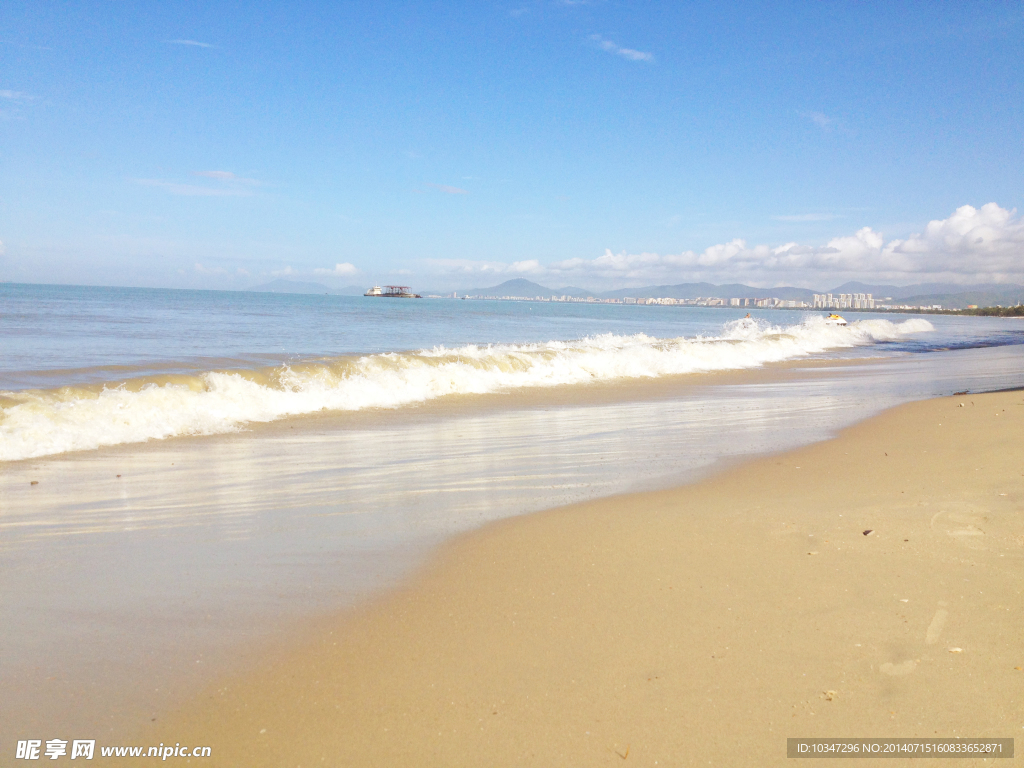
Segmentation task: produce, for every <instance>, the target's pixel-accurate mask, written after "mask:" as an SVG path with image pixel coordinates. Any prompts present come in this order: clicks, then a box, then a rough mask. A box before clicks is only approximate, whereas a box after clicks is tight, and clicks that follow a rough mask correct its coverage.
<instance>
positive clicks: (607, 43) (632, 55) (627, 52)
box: [590, 35, 654, 61]
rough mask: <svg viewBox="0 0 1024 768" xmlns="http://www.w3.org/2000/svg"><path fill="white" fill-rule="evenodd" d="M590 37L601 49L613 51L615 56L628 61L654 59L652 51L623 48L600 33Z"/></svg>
mask: <svg viewBox="0 0 1024 768" xmlns="http://www.w3.org/2000/svg"><path fill="white" fill-rule="evenodd" d="M590 39H591V40H593V41H594V42H595V43H597V45H598V47H599V48H600V49H601V50H603V51H608V53H614V54H616V55H617V56H622V57H623V58H624V59H629V60H630V61H654V54H653V53H646V52H644V51H635V50H633V49H632V48H623V47H622V46H621V45H619V44H618V43H613V42H612V41H611V40H605V39H604V38H603V37H601V36H600V35H591V36H590Z"/></svg>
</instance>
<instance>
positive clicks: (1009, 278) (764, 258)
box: [427, 203, 1024, 287]
mask: <svg viewBox="0 0 1024 768" xmlns="http://www.w3.org/2000/svg"><path fill="white" fill-rule="evenodd" d="M427 265H428V270H429V271H430V272H432V273H433V274H435V275H445V276H469V275H479V276H483V275H495V276H503V277H505V278H510V277H529V278H531V279H542V278H557V279H558V280H559V281H567V280H572V281H575V282H579V283H583V284H586V285H590V286H595V285H597V286H608V287H632V286H639V285H648V284H652V283H680V282H712V283H732V282H742V283H749V284H753V285H761V286H763V287H771V286H775V285H780V284H783V283H787V284H792V285H797V286H803V287H820V286H821V285H823V284H825V283H829V284H830V283H832V282H843V281H845V280H859V281H862V282H894V283H899V284H909V283H918V282H938V281H942V282H951V283H962V284H964V285H969V284H973V283H1018V282H1019V283H1024V220H1022V219H1021V217H1020V216H1018V215H1017V211H1016V209H1010V210H1007V209H1005V208H1002V207H1000V206H999V205H998V204H996V203H987V204H985V205H983V206H981V207H980V208H975V207H973V206H971V205H964V206H961V207H960V208H957V209H956V211H954V212H953V214H952V215H951V216H949V217H948V218H946V219H936V220H933V221H930V222H929V223H928V225H927V226H926V227H925V229H924V231H923V232H920V233H915V234H913V235H910V236H909V237H907V238H903V239H899V238H897V239H891V240H886V239H885V236H884V234H883V233H882V232H876V231H875V230H874V229H872V228H871V227H862V228H861V229H859V230H857V231H856V232H854V233H853V234H849V235H841V236H837V237H834V238H832V239H831V240H829V241H828V242H827V243H826V244H824V245H818V246H814V245H805V244H801V243H798V242H787V243H783V244H781V245H777V246H770V245H749V244H748V243H747V242H746V241H745V240H744V239H742V238H736V239H733V240H731V241H729V242H726V243H719V244H716V245H712V246H710V247H708V248H706V249H704V250H703V251H701V252H699V253H698V252H696V251H692V250H686V251H682V252H680V253H675V254H671V253H670V254H659V253H650V252H642V253H629V252H626V251H622V252H619V253H614V252H612V250H611V249H606V250H605V252H604V254H602V255H601V256H598V257H596V258H594V259H583V258H572V259H565V260H562V261H555V262H552V263H550V264H547V265H544V264H541V263H540V262H539V261H538V260H536V259H528V260H523V261H515V262H512V263H507V264H506V263H502V262H495V261H471V260H465V259H434V260H427Z"/></svg>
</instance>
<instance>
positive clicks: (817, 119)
mask: <svg viewBox="0 0 1024 768" xmlns="http://www.w3.org/2000/svg"><path fill="white" fill-rule="evenodd" d="M800 114H801V115H803V116H804V117H806V118H807V119H808V120H810V121H811V122H812V123H814V124H815V125H816V126H818V127H819V128H821V129H822V130H823V131H824V130H827V129H829V128H831V127H832V126H833V125H834V124H835V120H834V119H833V118H831V117H829V116H828V115H826V114H824V113H822V112H801V113H800Z"/></svg>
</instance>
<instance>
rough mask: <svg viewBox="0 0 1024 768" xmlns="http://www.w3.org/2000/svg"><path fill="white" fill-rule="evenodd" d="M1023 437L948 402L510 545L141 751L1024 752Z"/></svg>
mask: <svg viewBox="0 0 1024 768" xmlns="http://www.w3.org/2000/svg"><path fill="white" fill-rule="evenodd" d="M1022 434H1024V393H1021V392H1020V391H1013V392H1002V393H992V394H984V395H964V396H959V397H956V396H955V397H952V398H941V399H934V400H929V401H923V402H917V403H911V404H907V405H903V406H899V407H897V408H895V409H892V410H890V411H887V412H885V413H883V414H882V415H880V416H877V417H875V418H873V419H870V420H868V421H866V422H863V423H861V424H858V425H856V426H854V427H852V428H849V429H846V430H845V431H843V432H842V434H841V435H840V436H839V437H838V438H837V439H834V440H830V441H828V442H825V443H819V444H816V445H811V446H809V447H806V448H803V449H800V450H796V451H793V452H789V453H785V454H780V455H774V456H769V457H765V458H761V459H757V460H755V461H751V462H749V463H747V464H744V465H742V466H740V467H735V468H732V469H729V470H727V471H725V472H723V473H722V474H719V475H717V476H715V477H713V478H712V479H710V480H706V481H704V482H701V483H699V484H695V485H691V486H685V487H681V488H678V489H674V490H670V491H661V492H656V493H646V494H634V495H627V496H617V497H612V498H607V499H603V500H600V501H595V502H588V503H585V504H579V505H575V506H570V507H563V508H559V509H554V510H551V511H547V512H543V513H539V514H533V515H529V516H525V517H520V518H515V519H510V520H505V521H501V522H497V523H493V524H490V525H487V526H485V527H484V528H482V529H480V530H478V531H476V532H473V533H470V534H467V535H464V536H461V537H459V538H458V539H456V540H455V541H453V542H452V543H450V544H448V545H446V546H444V547H443V549H442V550H441V551H440V553H439V554H438V555H437V556H436V557H435V558H433V559H432V561H431V562H430V564H429V565H428V566H427V567H425V568H424V569H423V570H422V571H420V572H419V573H418V574H416V576H415V577H414V578H412V579H411V580H409V581H408V582H407V583H406V584H405V585H404V586H402V587H401V588H399V589H398V590H396V591H393V592H392V593H390V594H389V595H387V596H385V597H383V598H380V599H377V600H375V601H373V602H372V603H371V604H369V605H366V606H364V607H362V608H360V609H358V610H356V611H354V612H348V613H346V614H345V615H343V616H340V617H337V618H336V619H334V620H331V621H326V622H318V623H316V624H315V626H303V627H298V628H296V631H295V639H294V640H293V641H292V642H290V643H288V644H285V645H284V646H282V647H280V648H278V649H276V650H275V651H273V652H271V653H268V654H265V655H264V656H263V658H261V659H260V660H259V662H258V663H256V664H255V665H254V667H253V668H252V669H251V670H249V671H248V672H247V673H245V674H242V675H234V676H231V677H229V678H226V679H222V680H220V681H218V683H217V684H216V685H215V686H213V687H211V688H210V689H209V690H207V691H206V692H205V693H204V694H203V695H202V696H200V697H198V698H197V699H196V700H194V701H193V702H190V703H189V704H188V705H187V706H185V707H183V708H181V709H180V710H179V711H176V712H173V713H171V714H170V715H168V716H166V717H161V718H159V720H158V721H155V722H153V723H152V724H151V725H150V726H149V727H148V728H147V729H145V731H144V732H141V733H139V734H137V735H136V737H135V738H134V743H137V744H142V743H145V744H156V743H159V742H164V743H175V742H178V743H182V744H203V745H210V746H211V747H212V752H213V757H212V759H206V760H203V761H202V763H203V764H204V765H226V766H227V765H231V766H237V765H253V766H256V765H267V766H285V765H294V766H311V765H359V766H395V765H403V766H415V765H424V766H428V765H429V766H437V765H445V766H460V765H465V766H480V765H510V766H511V765H537V766H541V765H543V766H550V765H620V764H624V763H625V764H629V765H633V764H636V765H709V764H711V765H781V764H784V763H785V762H786V757H785V753H786V738H787V737H795V736H800V737H813V736H820V737H824V736H848V737H849V736H858V737H883V736H885V737H910V736H915V737H924V736H944V737H958V736H962V737H1017V736H1022V735H1024V734H1022V733H1021V727H1022V724H1024V671H1022V667H1024V616H1022V612H1024V600H1022V593H1024V569H1022V567H1021V565H1022V561H1024V464H1022V458H1021V457H1022V453H1021V450H1020V436H1021V435H1022ZM1018 759H1019V758H1018ZM926 762H927V761H926ZM957 762H958V761H955V760H954V761H948V760H944V761H942V763H941V764H943V765H954V764H956V763H957ZM975 762H976V761H971V764H974V763H975ZM1005 764H1013V761H1007V763H1005Z"/></svg>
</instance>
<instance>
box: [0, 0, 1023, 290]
mask: <svg viewBox="0 0 1024 768" xmlns="http://www.w3.org/2000/svg"><path fill="white" fill-rule="evenodd" d="M1022 59H1024V9H1022V7H1021V5H1020V4H1019V3H983V2H982V3H970V4H966V3H935V2H932V3H885V4H883V3H827V2H814V3H811V2H807V3H789V4H787V3H770V4H769V3H744V2H733V3H721V4H709V3H688V4H682V3H645V2H635V3H624V2H603V1H601V0H590V1H588V2H581V1H577V2H565V1H564V0H562V1H558V0H536V1H532V2H508V3H489V2H474V3H422V2H419V3H357V2H353V3H336V4H330V3H300V2H289V3H279V4H270V3H261V2H249V3H226V2H212V3H177V2H162V3H132V2H123V1H121V0H116V1H115V0H110V1H108V2H95V3H74V2H62V3H46V2H38V1H35V2H21V1H20V0H9V1H8V2H6V3H4V4H3V5H2V6H0V242H2V244H3V245H2V251H0V279H3V280H15V281H24V282H70V283H82V284H105V285H152V286H168V287H208V288H243V287H247V286H250V285H254V284H258V283H261V282H266V281H267V280H270V279H274V278H275V277H282V276H283V277H286V278H289V279H295V280H315V281H317V282H322V283H325V284H328V285H332V286H341V285H347V284H358V285H368V284H372V283H375V282H405V283H409V284H412V285H414V286H419V287H423V288H428V287H436V288H455V287H471V286H477V285H489V284H493V283H495V282H499V281H500V280H504V279H507V278H509V277H528V278H531V279H534V280H537V281H538V282H541V283H544V284H547V285H551V286H556V287H557V286H561V285H568V284H575V285H582V286H584V287H591V288H612V287H619V286H630V285H643V284H650V283H664V282H667V283H678V282H691V281H696V280H711V281H713V282H734V281H739V282H747V283H750V284H755V285H764V286H771V285H778V284H798V285H804V286H810V287H825V288H827V287H831V286H833V285H836V284H838V283H839V282H842V281H843V280H845V279H858V280H864V281H886V282H894V283H897V284H908V283H915V282H922V281H931V280H947V281H954V282H965V283H970V282H988V281H1005V282H1024V224H1022V222H1021V219H1020V217H1019V215H1018V214H1017V212H1016V209H1017V208H1018V207H1019V206H1020V204H1021V203H1020V198H1021V181H1020V180H1021V179H1022V178H1024V167H1022V166H1024V163H1022V141H1024V133H1022V131H1021V128H1020V126H1021V125H1022V124H1024V114H1022V112H1024V93H1022V91H1024V86H1022V78H1021V76H1020V73H1021V72H1022V71H1024V66H1022V65H1024V61H1022Z"/></svg>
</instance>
